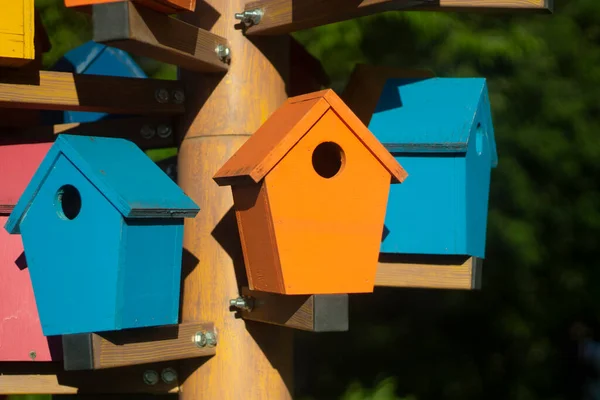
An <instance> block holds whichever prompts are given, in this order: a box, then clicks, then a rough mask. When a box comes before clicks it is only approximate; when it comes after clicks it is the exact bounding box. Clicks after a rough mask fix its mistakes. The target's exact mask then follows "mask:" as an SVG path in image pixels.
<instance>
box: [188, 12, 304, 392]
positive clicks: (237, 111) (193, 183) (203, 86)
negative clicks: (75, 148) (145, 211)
mask: <svg viewBox="0 0 600 400" xmlns="http://www.w3.org/2000/svg"><path fill="white" fill-rule="evenodd" d="M244 3H245V2H244V1H242V0H228V1H222V0H208V1H206V2H200V3H199V4H198V6H197V8H196V12H195V13H194V14H190V15H182V17H181V18H182V20H184V21H187V22H189V23H192V24H195V25H197V26H198V27H200V28H203V29H206V30H210V31H211V32H212V33H214V34H216V35H219V36H221V37H224V38H226V39H227V40H228V42H229V44H230V49H231V65H230V68H229V72H228V73H227V74H226V75H223V74H218V75H212V76H211V75H201V74H198V73H193V72H188V71H183V70H182V71H180V78H181V80H182V83H183V85H184V86H185V87H186V94H187V101H186V114H184V116H183V120H182V124H181V125H182V127H181V132H180V134H181V138H180V139H181V145H180V150H179V160H178V182H179V185H180V186H181V187H182V189H183V190H184V191H185V192H186V194H187V195H189V196H190V197H191V198H192V199H193V200H194V201H195V202H196V203H197V204H198V205H199V207H200V208H201V210H202V212H201V213H200V214H199V215H198V217H197V218H195V219H188V220H187V221H186V222H185V234H184V249H185V250H184V258H183V277H184V281H183V285H182V288H183V295H182V302H183V303H182V321H183V322H187V321H194V320H198V319H199V318H201V320H209V321H213V322H214V324H215V330H216V332H217V341H218V348H219V351H218V352H217V354H216V355H215V356H214V357H211V358H210V359H208V360H202V361H203V363H200V362H198V361H196V362H195V363H194V362H190V361H182V362H181V367H182V372H183V374H182V375H183V376H184V377H185V380H184V381H183V384H182V386H181V390H180V395H179V396H180V399H184V400H196V399H222V400H237V399H272V400H283V399H290V398H291V395H292V394H291V393H292V387H291V383H292V371H293V366H292V361H293V360H292V351H293V347H292V345H293V341H292V339H293V336H292V332H291V330H290V329H285V328H280V327H277V326H271V325H267V324H262V323H258V322H249V321H244V320H243V319H240V318H236V316H235V314H236V313H235V312H233V311H231V310H230V309H229V300H230V299H234V298H236V297H238V294H239V290H240V287H241V286H242V285H244V284H245V282H244V280H245V271H244V265H243V257H242V252H241V246H240V243H239V236H238V232H237V225H236V221H235V213H234V212H233V210H232V204H233V201H232V196H231V189H230V188H229V187H222V188H220V187H218V186H217V184H216V183H215V182H214V181H213V179H212V177H213V175H214V173H215V172H216V171H217V170H218V169H219V168H220V167H221V166H222V165H223V164H224V163H225V162H226V161H227V160H228V158H229V157H230V156H231V155H232V154H233V153H234V152H235V151H236V150H237V149H238V148H239V147H240V146H241V145H242V144H243V143H244V142H245V141H246V139H247V138H248V137H249V136H250V135H251V134H252V133H253V132H254V131H256V130H257V129H258V128H259V126H260V125H261V124H262V123H263V122H264V121H265V120H266V119H267V118H268V117H269V115H270V114H271V113H273V112H274V111H275V110H276V109H277V108H278V107H279V106H280V105H282V104H283V102H284V101H285V99H286V98H287V95H286V84H287V78H288V73H289V71H288V69H289V59H290V55H289V44H290V38H289V37H287V36H281V37H274V38H260V40H256V41H252V42H251V41H250V40H249V39H248V38H246V37H245V36H244V35H243V34H242V32H241V31H240V30H238V29H236V25H237V23H238V21H236V20H235V18H234V14H235V13H239V12H242V11H243V9H244Z"/></svg>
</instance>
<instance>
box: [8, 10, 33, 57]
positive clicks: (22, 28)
mask: <svg viewBox="0 0 600 400" xmlns="http://www.w3.org/2000/svg"><path fill="white" fill-rule="evenodd" d="M0 26H1V27H2V29H0V66H5V67H20V66H22V65H24V64H27V63H29V62H30V61H32V60H33V59H34V58H35V45H34V36H35V10H34V7H33V0H11V1H5V2H3V3H2V13H0Z"/></svg>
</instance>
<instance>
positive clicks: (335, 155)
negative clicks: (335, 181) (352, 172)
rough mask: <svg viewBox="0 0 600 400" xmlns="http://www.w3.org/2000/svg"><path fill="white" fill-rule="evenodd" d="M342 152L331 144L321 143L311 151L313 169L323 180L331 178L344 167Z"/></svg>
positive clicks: (338, 147)
mask: <svg viewBox="0 0 600 400" xmlns="http://www.w3.org/2000/svg"><path fill="white" fill-rule="evenodd" d="M344 161H345V160H344V150H342V148H341V147H340V146H339V145H338V144H336V143H333V142H323V143H321V144H320V145H318V146H317V147H316V148H315V150H314V151H313V155H312V164H313V168H314V169H315V171H316V172H317V174H319V175H320V176H322V177H323V178H327V179H329V178H333V177H334V176H336V175H337V173H338V172H340V170H341V169H342V167H343V166H344Z"/></svg>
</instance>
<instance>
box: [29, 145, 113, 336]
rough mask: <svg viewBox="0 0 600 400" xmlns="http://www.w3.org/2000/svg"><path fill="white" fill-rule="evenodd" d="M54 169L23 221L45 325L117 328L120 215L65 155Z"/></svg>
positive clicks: (48, 330) (48, 329)
mask: <svg viewBox="0 0 600 400" xmlns="http://www.w3.org/2000/svg"><path fill="white" fill-rule="evenodd" d="M52 170H53V173H52V174H50V175H49V176H48V177H47V178H46V181H45V183H44V185H43V186H42V187H41V188H40V190H39V192H38V193H37V196H36V197H35V199H34V200H33V203H32V204H31V206H30V208H29V211H28V212H27V214H26V216H25V217H24V218H23V221H22V222H21V236H22V238H23V244H24V247H25V251H26V257H27V262H28V265H29V270H30V273H31V281H32V284H33V289H34V293H35V297H36V303H37V306H38V312H39V314H40V320H41V321H42V330H43V332H44V334H45V335H46V336H50V335H59V334H69V333H79V332H97V331H103V330H108V329H109V328H112V329H117V328H118V326H116V320H115V310H117V302H118V299H117V281H118V278H119V276H118V274H119V270H118V269H117V268H114V266H116V265H118V264H119V256H120V254H119V253H120V248H121V232H122V230H123V222H122V219H121V215H120V214H119V212H118V211H117V210H116V209H115V208H114V207H112V206H111V204H110V203H109V202H107V201H106V199H105V198H104V196H102V193H100V192H98V190H97V189H96V188H95V187H94V186H93V185H92V184H91V183H90V182H89V181H88V180H87V179H86V178H85V177H84V176H83V175H81V173H80V172H79V171H78V170H77V168H75V166H74V165H73V164H72V163H71V162H70V161H69V160H67V159H66V158H65V157H63V156H61V157H59V158H58V160H57V161H56V163H55V164H54V166H53V167H52Z"/></svg>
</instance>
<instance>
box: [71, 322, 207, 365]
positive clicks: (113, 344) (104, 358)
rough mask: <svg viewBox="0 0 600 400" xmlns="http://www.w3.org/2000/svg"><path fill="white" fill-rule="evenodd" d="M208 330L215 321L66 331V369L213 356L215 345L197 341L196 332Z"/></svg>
mask: <svg viewBox="0 0 600 400" xmlns="http://www.w3.org/2000/svg"><path fill="white" fill-rule="evenodd" d="M207 331H214V325H213V324H212V323H184V324H181V325H174V326H162V327H156V328H140V329H129V330H124V331H115V332H103V333H82V334H75V335H63V337H62V340H63V360H64V366H65V370H66V371H75V370H91V369H104V368H115V367H123V366H129V365H138V364H145V363H151V362H163V361H174V360H182V359H187V358H196V357H206V356H212V355H214V354H215V353H216V347H209V346H205V347H198V346H196V344H195V343H194V335H195V334H196V333H197V332H207Z"/></svg>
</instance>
